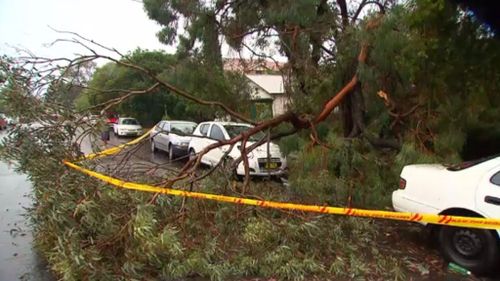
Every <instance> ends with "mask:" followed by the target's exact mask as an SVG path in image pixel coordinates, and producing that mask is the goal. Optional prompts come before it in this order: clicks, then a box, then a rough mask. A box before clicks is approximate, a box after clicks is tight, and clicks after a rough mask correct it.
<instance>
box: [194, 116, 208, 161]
mask: <svg viewBox="0 0 500 281" xmlns="http://www.w3.org/2000/svg"><path fill="white" fill-rule="evenodd" d="M209 129H210V123H204V124H200V128H199V129H198V132H197V131H195V135H199V137H196V136H194V137H193V138H192V139H191V142H190V147H191V148H193V149H194V151H195V152H196V153H199V152H200V151H202V150H203V149H204V148H205V147H206V146H207V145H208V140H207V137H208V131H209ZM201 162H202V163H204V164H210V163H209V162H208V158H207V156H206V155H203V157H201Z"/></svg>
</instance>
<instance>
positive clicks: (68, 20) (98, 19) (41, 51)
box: [0, 0, 173, 57]
mask: <svg viewBox="0 0 500 281" xmlns="http://www.w3.org/2000/svg"><path fill="white" fill-rule="evenodd" d="M49 26H50V27H52V28H54V29H58V30H67V31H73V32H77V33H79V34H80V35H82V36H84V37H87V38H89V39H93V40H95V41H97V42H99V43H102V44H104V45H106V46H110V47H114V48H116V49H117V50H119V51H120V52H123V53H126V52H128V51H131V50H133V49H135V48H137V47H141V48H143V49H150V50H156V49H162V50H165V51H168V52H173V48H172V47H167V46H165V45H163V44H161V43H160V42H159V41H158V39H157V38H156V35H155V34H156V32H158V31H159V30H160V26H159V25H157V24H156V23H155V22H154V21H152V20H150V19H149V18H148V17H147V15H146V13H145V12H144V10H143V6H142V3H140V2H138V1H135V0H0V54H8V55H16V52H15V50H14V49H13V48H12V46H15V47H20V48H25V49H28V50H30V51H31V52H33V53H35V54H36V55H38V56H49V57H62V56H66V57H68V56H72V55H73V54H74V53H79V52H81V49H79V48H77V47H76V46H75V45H72V44H68V43H58V44H56V45H55V46H52V47H48V46H47V45H48V44H50V43H52V42H53V41H54V40H56V39H57V38H69V37H68V35H61V34H59V33H57V32H55V31H53V30H52V29H51V28H50V27H49Z"/></svg>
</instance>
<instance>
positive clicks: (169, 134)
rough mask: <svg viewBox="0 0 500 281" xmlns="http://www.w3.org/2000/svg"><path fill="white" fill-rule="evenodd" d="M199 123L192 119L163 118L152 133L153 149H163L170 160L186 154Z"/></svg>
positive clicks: (150, 137)
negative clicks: (174, 119) (175, 119)
mask: <svg viewBox="0 0 500 281" xmlns="http://www.w3.org/2000/svg"><path fill="white" fill-rule="evenodd" d="M196 126H197V124H196V123H194V122H191V121H173V120H168V121H167V120H162V121H160V122H158V124H156V126H154V128H153V130H152V131H151V133H150V136H149V140H150V141H151V151H152V152H153V153H154V152H156V151H158V150H163V151H166V152H167V153H168V158H169V159H170V160H173V159H175V158H176V157H179V156H183V155H186V154H187V152H188V146H189V142H190V141H191V134H192V133H193V131H194V129H195V128H196Z"/></svg>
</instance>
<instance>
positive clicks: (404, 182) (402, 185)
mask: <svg viewBox="0 0 500 281" xmlns="http://www.w3.org/2000/svg"><path fill="white" fill-rule="evenodd" d="M405 187H406V180H405V179H403V178H399V189H405Z"/></svg>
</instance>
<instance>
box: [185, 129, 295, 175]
mask: <svg viewBox="0 0 500 281" xmlns="http://www.w3.org/2000/svg"><path fill="white" fill-rule="evenodd" d="M251 128H252V126H251V125H249V124H244V123H233V122H203V123H200V124H199V125H198V127H196V129H195V130H194V133H193V135H194V137H193V138H192V139H191V142H190V143H189V154H190V156H191V157H195V155H196V154H197V153H199V152H200V151H202V150H203V149H204V148H205V147H207V146H209V145H211V144H213V143H217V142H218V141H221V140H229V139H231V138H234V137H235V136H237V135H239V134H241V133H242V132H245V131H247V130H249V129H251ZM196 136H198V137H196ZM263 137H264V134H263V133H259V134H255V135H253V136H251V137H250V139H249V140H248V141H247V147H249V146H251V145H252V144H254V143H255V142H257V141H259V140H260V139H262V138H263ZM267 147H268V144H267V143H264V144H262V145H260V146H258V147H257V148H255V149H254V150H253V151H251V152H249V153H248V154H247V156H248V162H249V170H250V171H249V174H250V175H252V176H279V175H282V174H284V173H285V169H286V165H287V164H286V158H285V157H284V156H283V155H282V154H281V151H280V149H279V147H278V145H276V144H274V143H269V153H268V149H267ZM229 148H230V145H224V146H221V147H218V148H215V149H212V150H210V151H209V152H208V153H206V154H205V155H203V156H202V158H201V162H202V163H203V164H206V165H209V166H215V165H217V164H218V163H219V162H220V161H221V160H222V158H223V157H224V155H225V154H226V153H227V151H228V150H229ZM240 148H241V142H239V143H237V144H236V145H235V146H234V147H233V149H232V150H231V151H229V153H227V156H228V157H229V158H231V159H233V160H235V159H238V158H239V157H240V156H241V152H240ZM236 174H237V175H244V174H245V169H244V166H243V161H241V162H240V163H239V164H238V166H237V168H236Z"/></svg>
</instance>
